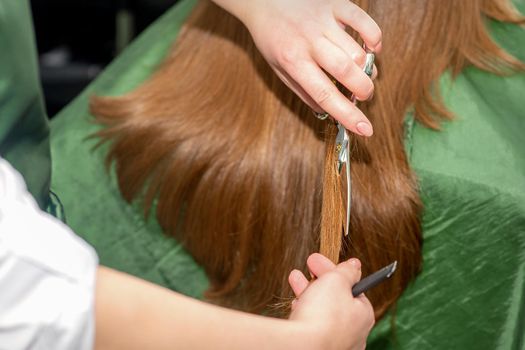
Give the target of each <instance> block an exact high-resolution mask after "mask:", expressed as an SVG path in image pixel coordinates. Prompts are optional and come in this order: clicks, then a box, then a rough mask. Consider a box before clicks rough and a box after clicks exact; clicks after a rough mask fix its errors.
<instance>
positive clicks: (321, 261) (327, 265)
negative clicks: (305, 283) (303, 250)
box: [306, 253, 335, 277]
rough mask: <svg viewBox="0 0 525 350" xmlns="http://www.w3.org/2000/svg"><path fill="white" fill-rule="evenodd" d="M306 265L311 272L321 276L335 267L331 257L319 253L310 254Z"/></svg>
mask: <svg viewBox="0 0 525 350" xmlns="http://www.w3.org/2000/svg"><path fill="white" fill-rule="evenodd" d="M306 265H307V266H308V269H309V270H310V272H311V273H312V274H313V275H314V276H316V277H321V276H322V275H324V274H325V273H327V272H330V271H332V270H333V269H335V264H334V263H333V262H332V261H331V260H330V259H328V258H327V257H325V256H324V255H321V254H319V253H314V254H312V255H310V256H309V257H308V260H306Z"/></svg>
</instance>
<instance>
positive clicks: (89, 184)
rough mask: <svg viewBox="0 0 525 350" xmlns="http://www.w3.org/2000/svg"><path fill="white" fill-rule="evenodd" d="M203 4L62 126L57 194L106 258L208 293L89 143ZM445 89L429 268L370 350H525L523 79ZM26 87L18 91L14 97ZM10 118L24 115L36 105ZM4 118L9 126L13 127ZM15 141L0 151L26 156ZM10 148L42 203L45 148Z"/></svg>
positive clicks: (434, 166)
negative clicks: (97, 107)
mask: <svg viewBox="0 0 525 350" xmlns="http://www.w3.org/2000/svg"><path fill="white" fill-rule="evenodd" d="M14 2H15V1H11V3H14ZM17 2H18V0H17ZM8 3H9V1H8ZM194 3H195V0H183V1H181V2H180V3H179V5H177V6H176V7H174V8H173V9H172V10H171V11H169V12H168V13H166V14H165V15H164V16H163V17H162V18H161V19H160V20H158V21H157V22H156V23H155V24H154V25H152V26H151V27H150V28H149V29H148V30H147V31H146V32H145V33H144V34H142V35H141V36H140V38H139V39H138V40H136V41H135V42H134V43H133V44H132V45H131V46H130V47H129V48H128V49H127V50H126V51H125V53H124V54H123V55H121V57H119V58H118V59H117V60H116V61H115V62H114V63H113V64H112V65H111V66H110V67H109V68H108V69H106V71H105V72H104V73H103V74H102V75H101V76H100V77H99V78H98V79H97V80H96V81H95V82H94V83H93V84H92V85H91V86H90V87H89V88H88V89H87V90H86V91H85V92H84V93H83V94H82V95H81V96H79V97H78V98H77V99H76V100H75V101H74V102H73V103H72V104H70V105H69V106H68V107H67V108H66V109H64V110H63V111H62V112H61V113H60V114H59V115H58V116H57V118H55V119H54V120H53V122H52V124H51V151H52V157H53V168H52V170H53V177H52V189H53V190H54V191H55V192H57V193H58V194H59V196H60V198H61V199H62V201H63V203H64V207H65V211H66V217H67V223H68V224H69V225H70V226H71V227H72V228H73V229H74V230H75V231H76V232H77V233H78V234H79V235H81V236H82V237H84V238H85V239H86V240H87V241H88V242H90V243H91V244H93V245H94V246H95V247H96V249H97V252H98V254H99V256H100V260H101V262H102V263H103V264H105V265H107V266H110V267H114V268H117V269H119V270H123V271H126V272H129V273H131V274H134V275H137V276H140V277H142V278H145V279H148V280H150V281H153V282H155V283H158V284H161V285H164V286H166V287H168V288H171V289H174V290H177V291H180V292H182V293H185V294H188V295H191V296H195V297H200V296H202V293H203V291H204V290H205V289H206V285H207V280H206V277H205V274H204V273H203V271H202V269H201V268H200V267H199V266H198V265H197V264H195V262H194V261H193V260H192V258H191V256H189V255H188V254H187V253H186V252H185V251H184V250H183V249H182V247H181V246H180V245H179V244H178V243H177V242H176V241H175V240H173V239H171V238H168V237H166V236H164V235H163V234H162V232H161V230H160V228H159V227H158V225H157V223H156V222H155V221H154V220H149V221H148V220H144V219H143V216H142V214H141V211H140V208H138V207H137V206H134V205H129V204H127V203H126V202H125V201H124V200H123V199H122V198H121V196H120V194H119V191H118V189H117V186H116V183H115V177H114V174H113V173H111V174H110V176H108V174H107V172H106V170H105V168H104V157H105V152H106V150H107V148H106V147H101V148H98V149H94V148H93V147H94V146H95V144H96V142H97V140H96V139H92V138H89V137H88V136H89V135H91V134H92V133H93V132H95V131H96V130H97V129H98V126H97V125H95V124H94V122H93V118H92V116H90V115H89V113H88V98H89V96H90V95H92V94H100V95H118V94H122V93H124V92H127V91H129V90H131V89H133V88H134V87H135V86H137V85H138V84H140V83H141V82H142V81H143V80H144V79H146V78H147V77H148V76H149V74H150V73H151V72H152V71H153V70H154V69H155V67H156V66H157V64H158V63H159V61H160V60H162V58H163V57H164V55H165V54H166V52H167V50H168V48H169V47H170V45H171V43H172V42H173V41H174V39H175V38H176V36H177V34H178V32H179V29H180V26H181V23H183V22H184V20H185V18H186V17H187V15H188V13H189V12H190V11H191V9H192V7H193V6H194ZM522 5H525V4H522ZM524 7H525V6H523V7H522V8H521V9H522V10H525V8H524ZM1 9H2V7H1V6H0V10H1ZM491 25H492V30H493V33H494V35H495V37H496V38H497V39H498V41H499V42H500V43H501V44H502V45H503V46H505V47H506V48H508V49H509V51H510V52H512V53H513V54H515V55H516V56H518V57H519V58H521V59H522V60H525V30H524V29H523V28H519V27H516V26H510V25H502V24H498V23H493V24H491ZM2 30H3V28H2ZM2 35H4V34H3V32H2V31H0V36H2ZM2 44H3V42H2ZM4 59H5V58H3V57H2V55H1V54H0V60H2V67H0V69H1V74H2V75H1V77H2V79H5V77H6V76H7V77H9V76H10V75H9V74H10V73H11V69H9V70H7V69H6V67H4V62H3V60H4ZM9 64H13V65H14V66H17V62H10V63H9ZM33 67H34V65H33ZM27 69H33V68H31V67H29V68H27ZM14 72H19V73H20V72H23V70H20V71H14ZM6 74H7V75H6ZM13 74H14V73H13ZM20 74H21V73H20ZM4 81H5V80H1V83H2V84H3V83H4ZM7 81H9V80H7ZM0 86H2V87H3V86H4V85H0ZM35 86H36V85H35ZM441 88H442V93H443V96H444V99H445V102H446V105H447V106H448V108H449V109H450V110H451V111H453V112H454V113H455V115H456V119H455V120H454V121H453V122H446V123H444V124H443V131H442V132H435V131H431V130H428V129H426V128H424V127H422V126H421V125H419V124H417V123H414V122H412V123H408V130H407V135H408V137H407V151H408V153H409V156H410V162H411V165H412V167H413V168H414V170H415V171H416V172H417V174H418V176H419V181H420V186H421V195H422V199H423V201H424V204H425V213H424V218H423V225H424V251H423V257H424V266H423V271H422V273H421V275H420V276H419V277H418V278H417V279H416V281H415V282H414V283H413V284H412V285H411V286H410V287H409V288H408V290H407V291H406V292H405V293H404V295H403V296H402V298H401V299H400V300H399V303H398V307H397V311H396V313H395V329H393V328H392V327H391V323H390V318H389V317H387V318H386V319H384V320H383V321H381V322H380V323H379V324H378V325H377V327H376V329H375V330H374V332H373V334H372V336H371V337H370V340H369V347H368V348H369V349H403V350H406V349H409V350H421V349H525V136H524V133H525V74H516V75H513V76H510V77H506V78H502V77H497V76H494V75H491V74H488V73H485V72H481V71H479V70H477V69H473V68H470V69H467V70H466V71H465V72H464V73H463V74H461V75H460V76H459V77H458V78H457V79H456V80H454V81H451V79H450V77H448V76H446V75H445V76H444V77H443V78H442V81H441ZM29 91H30V89H29ZM14 92H15V91H6V89H5V88H3V90H2V91H1V93H2V96H1V97H0V98H1V100H0V101H1V102H2V104H1V105H0V107H1V109H0V111H1V113H9V110H10V109H9V108H7V109H6V107H5V105H6V102H5V101H8V102H9V99H10V96H11V95H9V94H12V95H13V94H14ZM25 92H26V90H25V88H24V87H23V85H21V87H20V88H19V90H18V92H17V96H18V94H21V95H20V96H23V95H24V93H25ZM5 96H7V98H5ZM13 96H14V95H13ZM17 98H18V97H17ZM28 101H29V100H27V101H25V105H26V106H31V103H28ZM12 103H14V104H15V106H16V103H15V102H12ZM12 108H14V107H12ZM12 110H13V114H12V115H13V116H14V115H16V113H19V114H20V115H25V114H24V112H25V111H28V110H29V109H26V108H20V107H18V109H12ZM6 111H8V112H6ZM37 114H38V113H37ZM37 114H35V115H37ZM41 115H42V114H40V117H38V116H37V117H35V119H34V123H31V124H29V126H31V127H34V128H35V130H36V131H37V132H36V133H35V135H37V136H38V135H40V136H39V137H36V138H35V139H34V141H32V142H28V143H27V145H30V146H38V145H45V140H46V138H45V134H44V133H43V131H42V130H44V129H45V122H42V121H43V120H42V119H41ZM4 118H5V114H3V116H2V119H0V123H2V124H0V127H1V129H0V130H2V132H4V131H5V130H6V129H5V125H8V126H9V125H12V123H11V124H9V123H8V124H6V123H5V122H6V120H7V119H4ZM10 120H11V121H13V120H14V119H10ZM20 120H25V119H20ZM408 120H409V121H410V120H411V119H410V116H408ZM19 125H22V126H26V127H27V125H25V124H24V123H21V124H17V125H16V126H17V127H18V128H17V130H18V131H17V132H20V135H25V134H27V133H26V132H25V128H24V127H20V126H19ZM11 130H13V129H11ZM5 135H6V134H5V133H4V134H2V136H4V138H3V140H5V139H6V138H5ZM42 135H44V136H42ZM20 140H25V139H24V138H21V139H20ZM5 144H6V143H5V142H4V143H2V147H4V148H2V149H0V151H2V152H5V150H6V149H7V151H8V152H14V151H13V150H14V149H16V147H14V146H12V147H8V148H5ZM7 144H8V145H9V143H7ZM13 147H14V148H13ZM28 149H29V148H28ZM11 154H13V156H12V157H11V160H12V161H13V162H15V163H17V162H18V163H20V164H19V168H21V169H22V168H24V166H25V170H26V171H25V175H26V179H28V182H29V183H30V187H32V188H34V189H35V191H34V192H33V193H35V194H38V193H43V197H45V193H44V192H45V181H43V180H42V179H45V175H46V172H45V171H44V172H42V174H40V175H44V176H39V177H38V179H39V181H32V180H31V179H30V175H31V169H33V171H35V170H36V169H45V168H46V167H45V165H41V164H40V163H39V162H38V159H44V158H45V157H44V158H42V157H40V158H39V157H36V156H37V155H45V147H43V148H41V149H40V151H37V149H36V148H35V152H34V153H33V152H32V153H31V154H34V155H35V157H36V158H35V159H36V160H35V161H32V160H31V158H26V157H25V155H24V158H23V159H24V161H23V162H22V157H17V156H15V155H16V153H11ZM25 159H28V160H27V161H25ZM46 164H49V163H46ZM28 168H29V169H28ZM28 176H29V177H28Z"/></svg>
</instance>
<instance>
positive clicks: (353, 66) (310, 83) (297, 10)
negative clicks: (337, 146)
mask: <svg viewBox="0 0 525 350" xmlns="http://www.w3.org/2000/svg"><path fill="white" fill-rule="evenodd" d="M213 1H214V2H215V3H216V4H218V5H219V6H221V7H223V8H224V9H225V10H226V11H228V12H230V13H232V14H233V15H234V16H236V17H237V18H239V20H241V21H242V22H243V23H244V24H245V25H246V27H247V28H248V30H249V31H250V33H251V35H252V37H253V39H254V41H255V44H256V45H257V47H258V49H259V51H260V52H261V53H262V55H263V56H264V57H265V58H266V60H267V61H268V63H269V64H270V66H271V67H272V69H273V70H274V71H275V73H276V74H277V75H278V76H279V78H281V80H282V81H283V82H284V83H285V84H286V85H287V86H288V87H289V88H291V89H292V90H293V91H294V92H295V93H296V94H297V95H298V96H299V97H300V98H301V99H302V100H303V101H304V102H306V103H307V104H308V105H309V106H310V107H311V108H312V109H313V110H315V111H317V112H327V113H329V114H330V115H331V116H332V117H334V118H335V119H337V120H338V121H339V122H341V123H342V124H343V125H344V126H345V127H346V128H347V129H348V130H350V131H352V132H354V133H357V134H359V135H363V136H371V135H372V134H373V127H372V125H371V124H370V122H369V121H368V119H367V118H366V116H365V115H364V114H363V113H362V112H361V111H360V110H359V109H358V108H357V107H356V106H355V105H354V104H353V103H352V102H351V101H350V100H349V99H348V98H346V97H345V96H344V95H343V94H342V93H341V92H340V91H339V90H338V89H337V87H336V86H335V85H334V84H333V83H332V81H331V79H330V78H329V76H328V75H327V74H326V73H325V72H327V73H329V74H330V75H331V76H332V77H333V78H335V79H336V80H337V81H339V82H340V83H341V84H343V85H344V86H345V87H346V88H347V89H348V90H349V91H351V92H352V93H353V94H354V95H355V96H356V97H357V99H358V100H366V99H368V98H370V97H371V96H372V94H373V90H374V85H373V83H372V80H371V79H370V78H369V77H368V76H366V74H364V73H363V71H362V66H363V64H364V62H365V55H366V53H365V51H364V50H363V48H362V47H361V46H360V45H359V44H358V43H357V42H356V41H355V40H354V39H353V38H352V37H351V36H350V35H349V34H348V33H347V32H346V31H345V28H346V27H347V26H348V27H351V28H353V29H354V30H356V31H357V32H358V33H359V34H360V36H361V38H362V39H363V41H364V43H365V44H366V46H367V48H368V49H369V50H371V51H373V52H375V53H378V52H379V51H380V50H381V38H382V34H381V30H380V29H379V26H378V25H377V24H376V23H375V21H374V20H373V19H372V18H371V17H370V16H369V15H368V14H367V13H366V12H365V11H363V10H362V9H361V8H360V7H358V6H357V5H355V4H354V3H352V2H351V1H349V0H287V1H282V0H251V1H245V0H213ZM375 71H376V70H375ZM374 74H376V73H374Z"/></svg>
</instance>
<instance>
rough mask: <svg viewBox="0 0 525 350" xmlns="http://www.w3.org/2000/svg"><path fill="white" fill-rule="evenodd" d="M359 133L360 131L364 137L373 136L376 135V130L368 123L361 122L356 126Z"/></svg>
mask: <svg viewBox="0 0 525 350" xmlns="http://www.w3.org/2000/svg"><path fill="white" fill-rule="evenodd" d="M356 128H357V131H359V134H361V135H363V136H372V134H373V133H374V129H372V125H370V123H367V122H359V123H357V125H356Z"/></svg>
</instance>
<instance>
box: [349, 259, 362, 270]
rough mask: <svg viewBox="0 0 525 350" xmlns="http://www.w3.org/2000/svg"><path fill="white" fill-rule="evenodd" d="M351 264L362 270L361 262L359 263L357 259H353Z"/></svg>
mask: <svg viewBox="0 0 525 350" xmlns="http://www.w3.org/2000/svg"><path fill="white" fill-rule="evenodd" d="M349 262H350V264H352V265H354V266H355V267H356V268H358V269H360V268H361V261H359V259H356V258H352V259H350V261H349Z"/></svg>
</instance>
